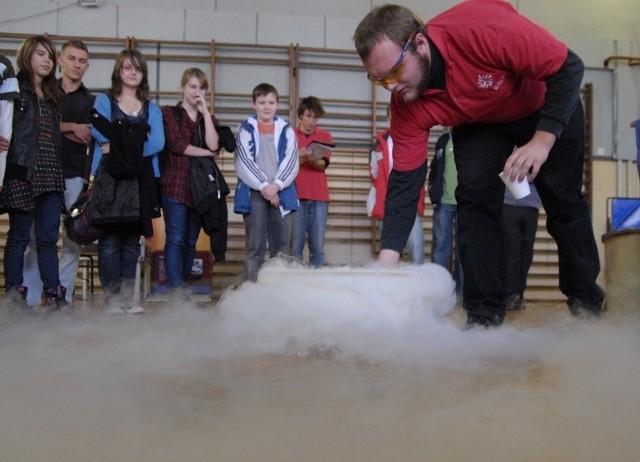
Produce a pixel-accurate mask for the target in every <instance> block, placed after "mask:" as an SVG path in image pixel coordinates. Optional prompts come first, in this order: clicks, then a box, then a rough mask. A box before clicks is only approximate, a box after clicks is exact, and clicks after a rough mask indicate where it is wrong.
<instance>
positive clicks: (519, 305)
mask: <svg viewBox="0 0 640 462" xmlns="http://www.w3.org/2000/svg"><path fill="white" fill-rule="evenodd" d="M504 305H505V308H506V309H507V311H521V310H524V307H525V305H524V301H523V300H522V296H521V295H520V294H511V295H509V296H508V297H507V298H506V299H505V301H504Z"/></svg>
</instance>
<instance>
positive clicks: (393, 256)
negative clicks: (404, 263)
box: [378, 249, 400, 269]
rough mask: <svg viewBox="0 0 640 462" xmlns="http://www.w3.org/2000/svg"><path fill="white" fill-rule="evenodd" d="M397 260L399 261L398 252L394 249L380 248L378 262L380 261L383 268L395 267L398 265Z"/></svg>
mask: <svg viewBox="0 0 640 462" xmlns="http://www.w3.org/2000/svg"><path fill="white" fill-rule="evenodd" d="M398 262H400V254H399V253H398V252H396V251H395V250H391V249H382V250H381V251H380V255H378V263H380V264H381V265H382V267H383V268H387V269H390V268H395V267H396V266H398Z"/></svg>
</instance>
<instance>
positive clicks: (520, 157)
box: [503, 131, 556, 181]
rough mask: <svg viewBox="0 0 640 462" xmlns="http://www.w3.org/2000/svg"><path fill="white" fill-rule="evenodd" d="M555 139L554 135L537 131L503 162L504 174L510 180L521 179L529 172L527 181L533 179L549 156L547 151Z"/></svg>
mask: <svg viewBox="0 0 640 462" xmlns="http://www.w3.org/2000/svg"><path fill="white" fill-rule="evenodd" d="M555 141H556V136H555V135H553V134H551V133H548V132H543V131H537V132H535V134H534V135H533V138H532V139H531V141H529V142H528V143H527V144H525V145H524V146H521V147H519V148H517V149H516V150H515V151H513V153H512V154H511V155H510V156H509V158H508V159H507V162H506V163H505V164H504V169H503V172H504V175H505V176H508V177H509V178H510V179H511V181H516V178H517V180H518V181H522V180H524V179H525V178H526V177H527V174H529V181H533V180H534V179H535V177H536V176H537V175H538V172H539V171H540V167H542V164H544V163H545V161H546V160H547V157H549V151H551V148H552V147H553V143H555Z"/></svg>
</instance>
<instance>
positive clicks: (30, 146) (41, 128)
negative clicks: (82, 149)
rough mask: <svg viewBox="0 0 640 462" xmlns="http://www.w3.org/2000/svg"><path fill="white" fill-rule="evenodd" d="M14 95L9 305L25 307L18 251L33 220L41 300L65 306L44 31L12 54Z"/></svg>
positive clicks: (59, 183)
mask: <svg viewBox="0 0 640 462" xmlns="http://www.w3.org/2000/svg"><path fill="white" fill-rule="evenodd" d="M16 61H17V67H18V69H19V71H18V75H17V78H18V82H19V86H20V96H19V97H18V99H16V100H15V103H14V115H13V135H12V139H11V143H10V146H9V151H8V154H7V169H6V172H5V178H4V184H3V187H2V193H1V194H0V208H1V209H2V210H4V211H8V213H9V234H8V237H7V244H6V246H5V249H4V277H5V287H6V290H7V294H8V299H9V302H10V303H11V306H12V307H13V308H14V309H24V308H29V307H28V305H27V302H26V296H27V288H26V287H25V286H24V285H23V280H22V272H23V267H24V252H25V249H26V247H27V244H28V243H29V234H30V230H31V226H32V225H34V230H35V238H36V245H37V249H38V268H39V270H40V277H41V279H42V285H43V293H42V304H43V306H46V307H47V308H48V309H49V310H53V311H56V310H64V311H66V310H70V309H71V306H70V305H69V304H68V303H67V301H66V299H65V293H66V288H65V287H62V286H61V285H60V280H59V277H58V253H57V242H58V237H59V229H60V215H61V213H62V211H63V209H64V196H63V194H64V175H63V172H62V161H61V157H60V154H61V153H60V146H61V136H60V117H59V112H58V110H59V108H58V99H57V95H56V78H55V73H56V48H55V45H54V43H53V42H52V41H51V40H50V39H49V38H48V37H46V36H44V35H37V36H33V37H29V38H27V39H26V40H25V41H24V42H23V43H22V45H21V46H20V48H19V49H18V54H17V60H16Z"/></svg>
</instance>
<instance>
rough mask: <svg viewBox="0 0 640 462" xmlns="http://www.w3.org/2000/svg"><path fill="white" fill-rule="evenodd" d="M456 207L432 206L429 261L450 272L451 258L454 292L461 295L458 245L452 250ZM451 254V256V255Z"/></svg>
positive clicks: (461, 278)
mask: <svg viewBox="0 0 640 462" xmlns="http://www.w3.org/2000/svg"><path fill="white" fill-rule="evenodd" d="M456 220H457V206H456V205H453V204H439V205H434V206H433V240H432V242H431V261H432V262H433V263H437V264H438V265H440V266H443V267H445V268H446V269H447V270H449V271H451V263H452V259H451V257H452V256H453V279H454V280H455V281H456V292H457V293H462V281H463V277H462V263H461V262H460V253H459V252H458V245H457V244H456V246H455V252H453V249H454V245H453V243H454V236H455V232H456ZM452 254H453V255H452Z"/></svg>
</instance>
